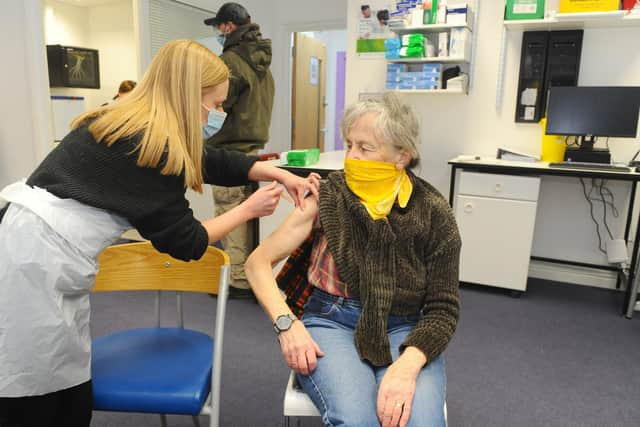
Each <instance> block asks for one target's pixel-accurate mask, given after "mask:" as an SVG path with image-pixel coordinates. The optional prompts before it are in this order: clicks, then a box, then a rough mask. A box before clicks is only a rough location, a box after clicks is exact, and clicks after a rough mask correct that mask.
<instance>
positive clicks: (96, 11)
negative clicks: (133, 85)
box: [87, 0, 141, 108]
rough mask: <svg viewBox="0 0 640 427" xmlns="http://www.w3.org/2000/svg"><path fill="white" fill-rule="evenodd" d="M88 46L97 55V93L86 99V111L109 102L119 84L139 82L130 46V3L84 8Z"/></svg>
mask: <svg viewBox="0 0 640 427" xmlns="http://www.w3.org/2000/svg"><path fill="white" fill-rule="evenodd" d="M87 9H88V12H89V19H88V22H89V40H88V42H89V44H90V46H89V47H91V48H93V49H98V51H99V52H100V80H101V85H100V89H99V90H93V91H91V93H90V94H89V95H88V96H87V107H88V108H93V107H97V106H99V105H100V104H102V103H104V102H106V101H108V100H110V99H111V98H112V97H113V96H114V95H115V94H116V93H117V92H118V86H119V85H120V82H122V81H123V80H135V81H137V80H139V77H140V75H141V73H140V71H139V70H138V64H137V62H138V61H137V56H138V47H137V46H136V44H135V42H134V30H133V7H132V3H131V0H123V1H120V2H115V3H109V4H105V5H100V6H94V7H89V8H87Z"/></svg>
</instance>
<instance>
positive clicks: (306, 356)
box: [278, 320, 324, 375]
mask: <svg viewBox="0 0 640 427" xmlns="http://www.w3.org/2000/svg"><path fill="white" fill-rule="evenodd" d="M278 339H279V340H280V349H281V350H282V355H283V356H284V360H285V361H286V362H287V365H288V366H289V367H290V368H291V369H293V370H294V371H296V372H297V373H299V374H302V375H309V374H310V373H311V372H313V370H314V369H316V366H317V357H322V356H324V353H323V352H322V350H320V347H319V346H318V344H317V343H316V342H315V341H314V340H313V338H311V335H309V332H307V328H305V327H304V325H303V324H302V322H301V321H299V320H296V321H295V322H293V324H292V325H291V328H290V329H289V330H288V331H285V332H281V333H280V335H279V336H278Z"/></svg>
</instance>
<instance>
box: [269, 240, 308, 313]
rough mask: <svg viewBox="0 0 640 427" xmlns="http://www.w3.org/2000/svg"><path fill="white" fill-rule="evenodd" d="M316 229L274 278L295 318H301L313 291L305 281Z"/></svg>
mask: <svg viewBox="0 0 640 427" xmlns="http://www.w3.org/2000/svg"><path fill="white" fill-rule="evenodd" d="M317 231H318V230H317V229H313V230H311V233H309V236H307V238H306V239H305V241H304V242H302V245H300V247H298V249H296V250H295V251H293V253H292V254H291V255H290V256H289V258H288V259H287V261H286V262H285V263H284V265H283V266H282V269H281V270H280V272H279V273H278V276H277V277H276V282H277V283H278V287H279V288H280V289H282V291H283V292H284V293H285V295H286V297H287V299H286V302H287V305H289V307H290V308H291V311H293V314H295V315H296V316H297V317H300V316H302V313H303V311H304V304H305V303H306V302H307V298H309V295H311V292H312V291H313V285H312V284H311V283H309V280H308V279H307V272H308V271H309V264H311V250H312V248H313V241H314V239H315V233H316V232H317Z"/></svg>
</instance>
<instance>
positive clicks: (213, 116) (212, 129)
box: [202, 104, 227, 139]
mask: <svg viewBox="0 0 640 427" xmlns="http://www.w3.org/2000/svg"><path fill="white" fill-rule="evenodd" d="M202 106H203V107H204V109H205V110H207V111H209V117H208V118H207V123H206V124H205V125H204V126H202V136H203V138H204V139H209V138H211V137H212V136H213V135H215V134H216V133H218V132H219V131H220V129H222V125H223V124H224V119H226V118H227V113H224V112H220V111H218V110H216V109H211V110H209V109H208V108H207V107H206V106H205V105H204V104H202Z"/></svg>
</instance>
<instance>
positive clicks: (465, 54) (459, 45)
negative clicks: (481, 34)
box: [449, 28, 471, 59]
mask: <svg viewBox="0 0 640 427" xmlns="http://www.w3.org/2000/svg"><path fill="white" fill-rule="evenodd" d="M449 57H451V58H462V59H469V58H471V32H470V31H469V30H468V29H466V28H452V29H451V40H450V41H449Z"/></svg>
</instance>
